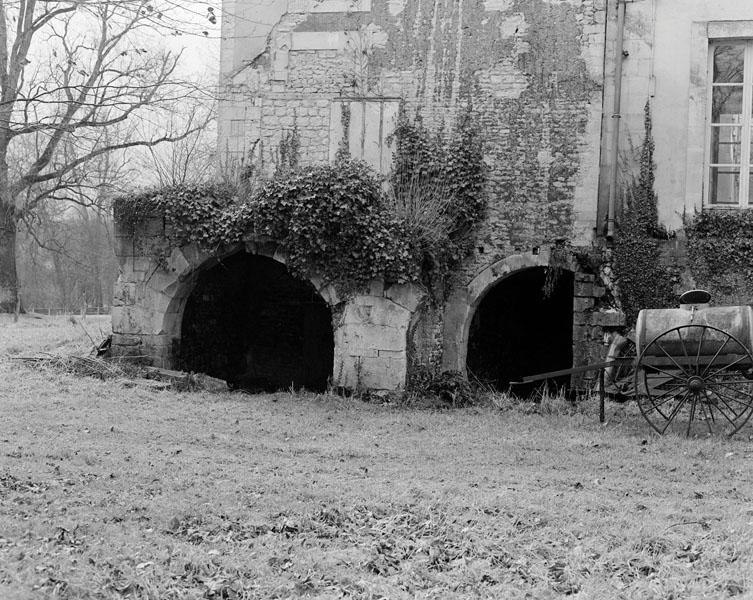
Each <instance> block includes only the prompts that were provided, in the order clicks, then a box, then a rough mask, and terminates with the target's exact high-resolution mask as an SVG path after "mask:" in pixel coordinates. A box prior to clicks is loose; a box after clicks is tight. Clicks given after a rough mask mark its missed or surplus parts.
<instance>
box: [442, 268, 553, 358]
mask: <svg viewBox="0 0 753 600" xmlns="http://www.w3.org/2000/svg"><path fill="white" fill-rule="evenodd" d="M548 266H549V254H548V253H541V254H513V255H511V256H508V257H506V258H503V259H501V260H498V261H497V262H495V263H493V264H491V265H489V266H488V267H486V268H485V269H483V270H482V271H481V272H480V273H478V274H477V275H476V276H475V277H474V278H473V279H472V280H471V282H470V283H469V284H468V285H467V286H465V287H463V288H460V289H458V290H456V291H455V292H453V294H452V295H451V296H450V298H449V300H448V302H447V307H446V309H445V318H444V327H443V336H442V337H443V348H442V350H443V352H442V368H443V369H444V370H451V371H460V372H462V373H466V359H467V357H468V335H469V331H470V328H471V322H472V320H473V316H474V315H475V313H476V309H477V308H478V306H479V304H480V303H481V301H482V300H483V299H484V297H485V296H486V295H487V294H488V293H489V292H490V291H491V290H492V288H494V287H495V286H496V285H497V284H499V283H500V282H501V281H503V280H504V279H505V278H507V277H509V276H510V275H512V274H514V273H517V272H519V271H521V270H524V269H530V268H535V267H548Z"/></svg>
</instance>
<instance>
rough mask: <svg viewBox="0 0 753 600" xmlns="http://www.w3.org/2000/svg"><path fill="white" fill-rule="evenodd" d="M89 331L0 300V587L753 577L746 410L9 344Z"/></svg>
mask: <svg viewBox="0 0 753 600" xmlns="http://www.w3.org/2000/svg"><path fill="white" fill-rule="evenodd" d="M85 326H86V327H87V329H88V330H89V332H90V334H91V335H92V337H94V338H95V339H96V338H97V337H99V335H98V334H99V328H100V326H101V327H102V328H103V329H104V325H101V324H100V322H97V321H96V320H92V319H87V320H86V321H85ZM95 333H96V334H97V335H95ZM89 346H91V341H90V340H89V339H88V337H87V336H86V335H84V333H83V328H82V327H81V325H78V324H73V323H70V322H68V321H66V320H65V319H57V320H49V319H47V320H41V321H38V320H29V319H22V321H21V322H20V323H19V324H18V325H13V324H12V322H11V321H10V320H6V321H0V357H2V358H0V410H1V411H2V420H1V421H0V598H3V599H13V598H35V599H36V598H48V597H49V598H108V599H119V598H139V599H141V598H154V599H170V598H293V597H318V598H389V599H392V598H443V599H444V598H554V597H560V596H563V595H566V594H568V595H571V596H572V597H573V598H702V597H703V598H721V597H727V596H735V595H737V596H740V597H751V594H753V565H752V564H751V562H752V560H751V559H752V558H753V541H752V540H753V535H752V534H753V503H751V499H752V497H753V468H752V467H753V447H751V443H750V441H749V435H750V431H749V430H746V431H745V432H744V433H743V435H739V436H738V437H736V438H734V439H732V440H727V439H692V440H686V439H683V438H678V437H666V438H659V437H657V436H655V435H652V434H650V432H649V429H648V426H647V425H646V424H644V423H643V422H642V421H641V420H640V417H639V416H638V415H637V414H636V412H635V410H634V409H633V408H632V407H631V406H621V405H610V406H609V407H608V415H609V421H608V423H607V424H606V425H600V424H599V423H598V420H597V419H596V418H595V412H594V408H595V407H593V406H591V405H588V404H587V405H586V407H585V408H587V410H579V411H571V412H570V414H556V413H562V411H556V410H554V411H550V412H553V413H555V414H547V415H542V414H528V413H529V411H527V410H522V409H521V408H520V407H514V406H512V407H511V406H510V405H509V404H507V405H505V406H506V408H505V410H500V409H499V408H496V407H494V406H483V407H479V408H472V409H462V410H455V411H429V410H416V409H405V408H400V407H396V406H390V405H375V404H364V403H359V402H357V401H354V400H348V399H343V398H339V397H335V396H327V395H321V396H313V395H298V394H291V393H281V394H276V395H264V396H249V395H245V394H237V393H234V394H231V393H226V394H215V395H211V394H207V393H180V392H175V391H169V390H168V391H155V390H154V389H152V388H150V387H149V386H148V385H143V386H142V385H140V384H138V383H137V382H136V383H135V382H134V381H133V379H130V380H127V379H123V380H119V379H114V380H109V381H99V380H97V379H94V378H87V377H77V376H74V375H71V374H68V373H65V372H61V371H59V370H57V369H52V368H45V367H40V366H38V365H37V366H36V367H35V366H33V365H29V364H24V363H22V362H20V361H15V360H11V359H10V358H9V355H16V356H17V355H20V354H30V353H33V352H35V351H38V350H46V351H51V352H59V351H71V350H76V349H77V350H86V349H87V348H88V347H89ZM529 408H530V407H529Z"/></svg>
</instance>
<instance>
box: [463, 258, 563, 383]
mask: <svg viewBox="0 0 753 600" xmlns="http://www.w3.org/2000/svg"><path fill="white" fill-rule="evenodd" d="M547 270H548V269H546V268H545V267H536V268H530V269H526V270H524V271H520V272H518V273H515V274H513V275H510V276H509V277H507V278H505V279H503V280H502V281H501V282H500V283H498V284H497V285H496V286H495V287H494V288H492V289H491V290H490V291H489V292H488V293H487V294H486V296H485V297H484V298H483V299H482V300H481V303H480V304H479V306H478V309H477V310H476V314H475V315H474V316H473V321H472V322H471V328H470V332H469V336H468V358H467V361H466V364H467V367H468V370H469V372H470V373H471V374H472V375H473V376H475V377H477V378H478V379H480V380H481V381H484V382H486V383H488V384H490V385H492V386H493V387H495V388H496V389H498V390H500V391H507V390H508V387H509V384H510V382H511V381H520V379H521V378H522V377H524V376H526V375H536V374H538V373H544V372H547V371H556V370H559V369H569V368H570V367H572V366H573V274H572V273H571V272H570V271H565V270H560V271H559V272H558V273H557V275H556V277H554V276H553V277H552V280H553V283H554V285H553V287H552V289H551V291H550V293H549V294H545V293H544V285H545V282H546V275H547ZM550 283H551V282H550ZM542 383H543V382H538V383H532V384H527V385H516V386H513V388H512V389H511V391H512V392H514V393H515V394H517V395H520V396H530V395H531V394H532V393H533V392H535V391H536V390H538V389H540V388H541V386H542ZM549 385H550V388H554V387H557V388H565V390H566V391H567V390H569V385H570V376H569V375H567V376H564V377H560V378H557V379H554V380H551V382H550V384H549Z"/></svg>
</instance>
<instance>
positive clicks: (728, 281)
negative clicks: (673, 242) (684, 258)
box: [685, 210, 753, 300]
mask: <svg viewBox="0 0 753 600" xmlns="http://www.w3.org/2000/svg"><path fill="white" fill-rule="evenodd" d="M685 233H686V235H687V238H688V262H689V266H690V270H691V273H692V275H693V277H694V279H695V280H696V282H697V283H698V284H699V285H701V286H703V287H705V288H707V289H709V291H711V292H712V295H713V296H714V297H717V300H718V299H719V298H718V296H724V295H732V296H737V297H740V296H743V297H748V298H749V297H750V296H751V294H752V293H753V213H751V212H750V211H747V210H740V211H726V210H725V211H707V212H704V213H701V214H699V215H697V216H696V217H695V219H693V220H692V221H691V222H690V223H687V224H686V226H685Z"/></svg>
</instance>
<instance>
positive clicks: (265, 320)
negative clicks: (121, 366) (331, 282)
mask: <svg viewBox="0 0 753 600" xmlns="http://www.w3.org/2000/svg"><path fill="white" fill-rule="evenodd" d="M333 340H334V336H333V331H332V313H331V311H330V308H329V306H328V305H327V303H326V302H325V301H324V300H323V299H322V298H321V296H319V294H318V293H317V291H316V290H315V289H314V287H313V286H312V285H311V284H310V283H309V282H308V281H302V280H300V279H296V278H295V277H293V276H292V275H290V273H289V272H288V270H287V268H286V267H285V265H283V264H282V263H280V262H277V261H275V260H273V259H271V258H267V257H264V256H258V255H254V254H248V253H245V252H240V253H238V254H235V255H233V256H231V257H230V258H227V259H224V260H223V261H222V262H221V263H219V264H218V265H216V266H214V267H212V268H211V269H208V270H207V271H204V272H203V273H201V274H200V275H199V277H198V281H197V283H196V286H195V288H194V290H193V292H192V293H191V295H190V296H189V298H188V300H187V303H186V307H185V311H184V313H183V323H182V327H181V341H180V352H179V357H180V358H179V362H180V368H182V369H183V370H186V371H193V372H202V373H206V374H208V375H211V376H213V377H218V378H220V379H225V380H226V381H227V382H228V384H229V385H230V386H231V387H234V388H241V389H247V390H250V391H276V390H280V389H289V388H290V387H291V386H293V387H295V388H301V387H305V388H307V389H310V390H314V391H322V390H324V389H325V388H326V386H327V381H328V379H329V377H330V376H331V374H332V364H333V354H334V341H333Z"/></svg>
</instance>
